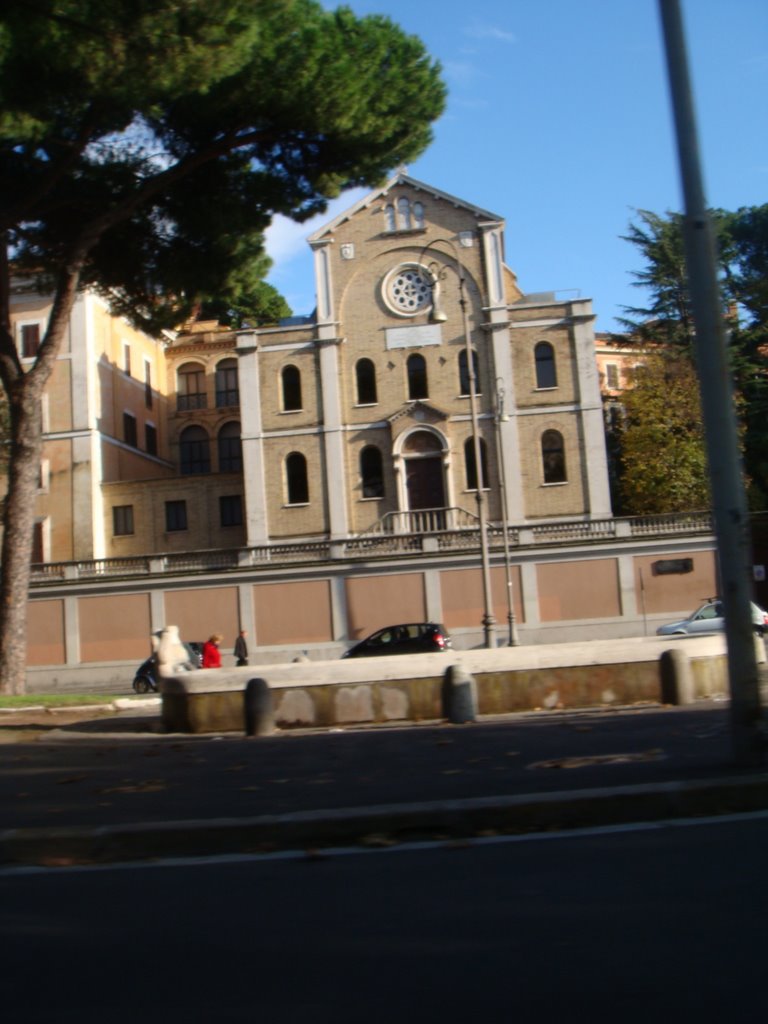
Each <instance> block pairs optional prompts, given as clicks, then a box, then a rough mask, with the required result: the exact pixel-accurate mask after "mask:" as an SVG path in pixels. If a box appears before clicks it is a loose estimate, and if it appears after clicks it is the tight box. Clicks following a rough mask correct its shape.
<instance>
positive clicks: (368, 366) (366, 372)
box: [355, 359, 377, 405]
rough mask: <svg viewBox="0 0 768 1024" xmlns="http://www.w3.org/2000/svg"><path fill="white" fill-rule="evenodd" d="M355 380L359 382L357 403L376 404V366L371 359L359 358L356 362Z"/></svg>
mask: <svg viewBox="0 0 768 1024" xmlns="http://www.w3.org/2000/svg"><path fill="white" fill-rule="evenodd" d="M355 380H356V382H357V404H358V405H375V404H376V402H377V397H376V367H375V366H374V365H373V361H372V360H371V359H358V361H357V363H356V364H355Z"/></svg>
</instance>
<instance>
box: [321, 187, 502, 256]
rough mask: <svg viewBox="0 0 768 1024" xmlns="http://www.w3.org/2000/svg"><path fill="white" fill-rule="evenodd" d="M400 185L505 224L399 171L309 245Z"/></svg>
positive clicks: (489, 213)
mask: <svg viewBox="0 0 768 1024" xmlns="http://www.w3.org/2000/svg"><path fill="white" fill-rule="evenodd" d="M398 185H408V186H409V187H410V188H412V189H414V190H415V191H417V192H423V193H424V194H425V195H429V196H432V197H433V198H435V199H441V200H443V201H444V202H446V203H450V204H451V206H453V207H455V208H456V209H460V210H466V211H468V212H469V213H471V214H472V215H473V216H474V217H475V218H476V219H477V220H479V221H483V222H484V223H491V224H503V223H504V218H503V217H500V216H499V215H498V214H496V213H491V212H490V211H489V210H484V209H482V207H480V206H475V205H474V204H473V203H467V202H465V201H464V200H463V199H457V198H456V196H452V195H449V193H448V192H443V191H441V189H439V188H434V186H432V185H427V184H426V182H423V181H418V180H417V179H416V178H412V177H411V176H410V175H409V174H406V173H405V172H404V171H398V172H397V173H396V174H394V175H393V176H392V177H391V178H390V179H389V180H388V181H387V182H385V183H384V184H383V185H382V186H381V188H377V189H374V190H373V192H369V193H368V195H367V196H363V198H362V199H360V200H358V202H356V203H354V204H353V205H352V206H350V207H349V209H348V210H345V211H344V212H343V213H340V214H339V215H338V217H334V219H333V220H332V221H329V223H328V224H325V225H323V227H321V228H318V230H317V231H315V232H313V234H311V235H310V236H309V239H308V241H309V244H310V245H312V244H313V243H317V242H320V241H322V239H323V238H327V237H328V236H329V235H332V234H333V232H334V231H335V230H336V228H338V227H339V225H341V224H344V222H345V221H348V220H350V219H351V218H352V217H354V215H355V214H356V213H357V212H358V211H359V210H364V209H366V208H367V207H369V206H371V205H373V204H374V203H378V202H381V200H382V199H384V198H385V197H386V196H387V195H388V194H389V193H390V192H391V191H392V189H393V188H395V187H396V186H398Z"/></svg>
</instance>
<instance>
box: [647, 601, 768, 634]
mask: <svg viewBox="0 0 768 1024" xmlns="http://www.w3.org/2000/svg"><path fill="white" fill-rule="evenodd" d="M750 604H751V605H752V625H753V627H754V630H755V633H756V634H757V635H758V636H763V634H764V633H765V632H766V630H768V612H766V611H764V610H763V609H762V608H761V607H760V606H759V605H757V604H755V603H754V601H751V602H750ZM724 629H725V619H724V618H723V604H722V601H720V600H719V599H718V598H716V597H713V598H710V599H709V601H705V602H704V604H703V605H701V607H699V608H697V609H696V611H695V612H693V613H692V614H691V615H689V616H688V618H687V619H680V621H679V622H669V623H667V624H666V625H665V626H659V628H658V629H657V630H656V633H657V635H658V636H670V635H673V634H676V633H677V634H683V633H686V634H690V633H721V632H722V631H723V630H724Z"/></svg>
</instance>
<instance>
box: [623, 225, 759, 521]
mask: <svg viewBox="0 0 768 1024" xmlns="http://www.w3.org/2000/svg"><path fill="white" fill-rule="evenodd" d="M711 217H712V221H713V226H714V230H715V236H716V240H717V245H718V257H719V269H720V283H721V296H722V303H723V316H724V318H726V319H727V323H728V327H729V335H728V338H729V357H730V365H731V371H732V374H733V382H734V390H735V394H736V402H737V410H738V414H739V416H740V420H741V436H742V444H743V451H744V464H745V472H746V483H747V493H748V498H749V502H750V505H751V507H752V508H753V509H762V508H766V507H768V491H767V490H766V481H768V205H765V206H758V207H745V208H743V209H740V210H738V211H736V212H735V213H729V212H728V211H725V210H712V211H711ZM683 226H684V221H683V217H682V215H681V214H678V213H667V214H666V215H664V216H660V215H659V214H655V213H651V212H649V211H647V210H641V211H639V212H638V222H637V223H634V224H630V227H629V232H628V234H627V235H625V236H624V237H625V239H626V240H627V241H629V242H631V243H632V244H633V245H635V246H636V247H637V248H638V250H639V251H640V253H641V255H642V258H643V267H642V269H641V270H639V271H637V272H635V273H634V275H633V276H634V278H635V282H634V283H635V284H636V286H637V287H638V288H641V289H643V290H644V292H645V294H646V297H647V305H645V306H634V307H627V308H626V310H625V312H626V313H627V314H628V315H627V317H626V318H625V319H624V320H623V325H624V327H625V328H626V329H627V331H628V333H629V338H628V339H625V340H629V341H631V342H632V343H633V344H637V343H638V342H639V343H641V344H650V345H654V346H662V347H663V348H665V349H671V350H675V351H682V352H684V353H687V355H688V357H689V359H691V360H693V361H695V351H694V347H693V343H694V335H695V329H694V323H693V317H692V313H691V306H690V299H689V295H688V288H687V280H686V268H685V257H684V242H683ZM700 433H701V432H700V431H698V434H699V435H700ZM622 466H623V472H624V474H625V476H626V475H627V474H630V473H631V474H635V473H638V474H640V473H642V472H644V470H643V468H642V467H638V466H634V465H632V466H630V464H629V461H628V459H627V457H626V454H625V456H624V459H623V462H622ZM685 486H686V485H685V483H684V482H683V483H682V485H681V489H683V490H685ZM669 487H670V488H671V489H674V488H675V487H676V482H675V481H674V480H672V479H671V478H670V481H669Z"/></svg>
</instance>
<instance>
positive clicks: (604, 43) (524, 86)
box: [268, 0, 768, 330]
mask: <svg viewBox="0 0 768 1024" xmlns="http://www.w3.org/2000/svg"><path fill="white" fill-rule="evenodd" d="M326 6H327V7H332V6H335V5H334V4H331V3H326ZM347 6H349V7H351V8H352V9H353V10H354V11H355V13H357V14H360V15H364V14H372V13H379V14H386V15H388V16H389V17H391V18H392V19H393V21H395V22H397V23H398V24H399V25H401V26H402V28H404V29H405V30H406V31H407V32H410V33H413V34H415V35H418V36H420V37H421V38H422V39H423V40H424V42H425V44H426V46H427V48H428V50H429V52H430V53H431V54H432V56H433V57H435V58H436V59H437V60H439V61H440V63H441V64H442V66H443V71H444V76H445V80H446V82H447V85H448V90H449V97H448V105H447V109H446V112H445V114H444V115H443V117H442V118H441V119H440V121H439V122H438V123H437V124H436V126H435V130H434V141H433V143H432V145H431V146H430V147H429V149H428V150H427V151H426V152H425V153H424V154H423V155H422V156H421V157H420V158H419V159H418V160H417V161H415V162H414V163H412V164H410V165H409V167H408V173H409V174H411V175H412V176H413V177H415V178H418V179H420V180H422V181H425V182H428V183H429V184H431V185H434V186H435V187H436V188H439V189H441V190H443V191H445V192H449V193H451V194H453V195H455V196H458V197H459V198H461V199H464V200H467V201H468V202H470V203H473V204H476V205H477V206H480V207H483V208H484V209H488V210H491V211H492V212H494V213H496V214H499V215H500V216H502V217H504V219H505V220H506V262H507V263H508V264H509V266H511V267H512V269H513V270H514V271H515V272H516V273H517V275H518V280H519V283H520V286H521V288H522V289H523V291H526V292H538V291H552V290H555V291H561V292H563V293H567V292H569V291H574V292H577V293H578V294H580V295H582V296H588V297H590V298H592V300H593V303H594V309H595V312H596V314H597V317H598V320H597V329H598V330H612V329H614V328H615V327H616V326H617V325H616V323H615V319H614V318H615V317H616V316H620V315H621V307H622V306H624V305H631V304H637V303H638V301H642V298H643V296H642V293H641V292H640V291H639V290H638V289H637V288H635V287H633V286H632V283H631V282H632V277H631V271H632V270H633V269H638V268H639V260H638V256H637V253H636V251H635V249H634V247H632V246H631V245H629V243H628V242H625V241H622V240H621V238H620V237H619V236H620V235H622V234H624V233H625V232H626V229H627V226H628V224H629V222H630V220H631V219H632V218H633V211H634V210H637V209H647V210H653V211H655V212H659V213H663V212H664V211H666V210H677V209H680V208H681V206H682V198H681V190H680V185H679V174H678V169H677V158H676V153H675V148H674V137H673V129H672V116H671V112H670V104H669V98H668V90H667V80H666V69H665V64H664V57H663V47H662V37H661V26H660V21H659V15H658V6H657V0H473V2H472V3H467V2H466V0H415V2H414V0H409V2H406V0H349V2H348V4H347ZM682 10H683V17H684V21H685V29H686V35H687V43H688V51H689V60H690V68H691V74H692V78H693V85H694V93H695V103H696V112H697V119H698V130H699V140H700V145H701V155H702V161H703V169H704V182H705V188H706V194H707V199H708V201H709V203H710V205H711V206H719V207H723V208H725V209H737V208H738V207H740V206H753V205H759V204H763V203H766V202H768V130H767V129H768V113H767V111H768V103H767V102H766V101H767V100H768V3H767V2H766V0H683V3H682ZM363 194H364V192H359V193H348V194H347V195H346V196H344V197H342V198H341V199H340V200H339V201H337V202H335V203H334V204H332V206H331V207H330V209H329V211H328V213H327V214H325V215H324V216H323V217H321V218H319V219H318V220H317V221H310V222H308V223H306V224H301V225H296V224H292V223H290V222H285V221H282V220H278V221H276V223H275V224H274V225H273V227H272V228H271V229H270V231H269V234H268V250H269V253H270V255H271V256H272V258H273V260H274V267H273V270H272V273H271V275H270V280H271V281H272V283H273V284H274V285H275V286H276V287H277V288H278V289H279V290H280V291H281V292H282V293H283V294H284V295H285V297H286V299H287V300H288V302H289V303H290V305H291V306H292V308H293V310H294V312H295V313H310V312H311V311H312V309H313V308H314V304H315V296H314V279H313V273H312V260H311V254H310V251H309V247H308V246H307V244H306V237H307V236H308V235H309V234H310V233H311V232H312V231H313V230H314V229H315V228H316V227H317V226H318V225H319V224H320V223H324V222H325V221H327V220H330V219H331V218H332V217H333V216H335V215H336V214H337V213H338V212H339V211H340V210H342V209H344V208H346V207H347V206H349V205H351V204H352V203H353V202H355V201H356V200H357V199H358V198H359V196H360V195H363Z"/></svg>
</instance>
